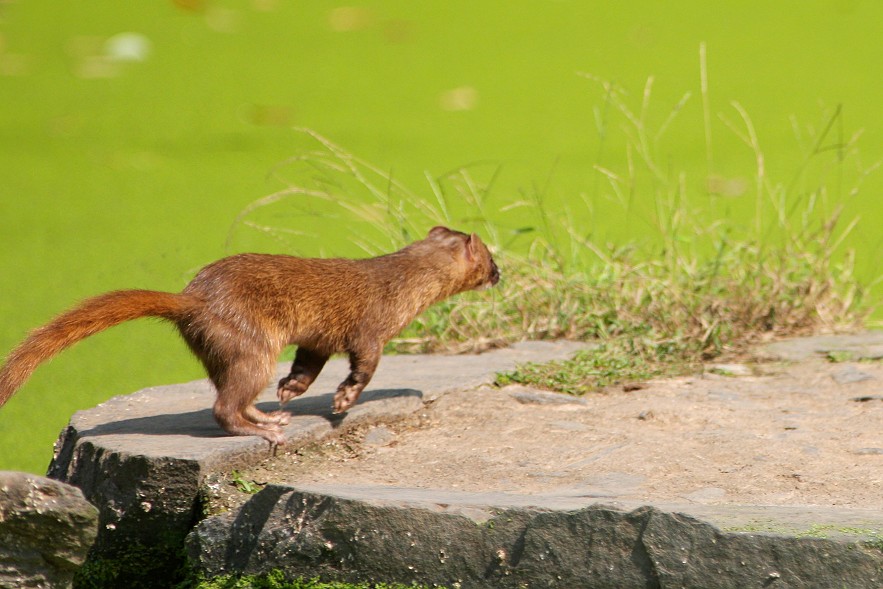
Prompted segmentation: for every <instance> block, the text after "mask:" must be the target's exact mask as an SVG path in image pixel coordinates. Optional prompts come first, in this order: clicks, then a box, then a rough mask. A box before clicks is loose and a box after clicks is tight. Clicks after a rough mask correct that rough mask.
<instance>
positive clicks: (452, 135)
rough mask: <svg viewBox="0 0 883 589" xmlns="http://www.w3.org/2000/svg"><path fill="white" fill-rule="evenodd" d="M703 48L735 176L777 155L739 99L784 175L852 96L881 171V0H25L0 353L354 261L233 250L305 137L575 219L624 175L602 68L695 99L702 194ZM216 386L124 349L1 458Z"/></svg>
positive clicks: (69, 375) (16, 460) (420, 185)
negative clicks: (236, 259) (103, 419)
mask: <svg viewBox="0 0 883 589" xmlns="http://www.w3.org/2000/svg"><path fill="white" fill-rule="evenodd" d="M124 32H134V33H138V34H139V35H141V37H139V38H142V39H146V40H147V42H148V43H149V52H148V53H147V54H146V55H142V57H143V59H141V60H137V61H131V62H124V61H120V60H113V59H111V57H112V55H110V56H109V54H108V51H109V50H108V48H107V42H108V39H111V38H112V37H113V36H114V35H117V34H120V33H124ZM702 42H705V43H706V44H707V49H708V72H709V81H710V93H709V98H710V106H711V110H712V112H713V114H714V118H713V126H712V132H713V135H714V138H715V143H714V165H715V169H714V170H713V171H714V172H715V173H716V174H720V175H723V176H725V177H728V178H729V177H746V178H751V177H752V174H753V165H754V156H753V154H751V152H750V151H749V150H747V149H746V147H745V146H744V145H743V144H741V143H740V142H739V140H738V139H736V138H735V137H734V136H733V134H732V133H731V132H729V131H728V130H727V128H726V127H725V126H724V125H723V123H722V122H721V121H720V120H719V119H718V118H717V113H725V114H726V116H727V117H729V118H731V119H736V120H737V119H738V117H737V116H736V115H735V113H734V111H733V109H732V107H731V106H730V101H733V100H736V101H738V102H739V103H740V104H742V105H743V106H744V107H745V109H746V110H747V112H748V113H750V115H751V117H752V120H753V122H754V125H755V127H756V129H757V132H758V136H759V140H760V143H761V146H762V147H763V149H764V151H765V153H766V155H767V165H768V168H769V173H770V175H771V176H773V175H777V176H779V177H782V178H787V177H788V175H789V174H790V173H791V172H792V171H793V170H794V169H795V168H796V166H798V165H799V164H800V162H801V161H802V157H803V155H802V153H803V152H802V150H805V146H804V147H801V143H800V141H798V140H797V139H796V136H795V133H794V129H793V124H792V120H796V121H797V122H798V123H799V126H801V127H802V128H803V127H805V126H815V127H816V129H818V128H820V127H822V126H824V124H825V121H826V120H827V119H828V118H829V117H830V116H831V113H832V112H834V109H835V108H836V106H837V105H842V106H843V111H842V112H843V117H842V120H838V128H839V126H840V125H841V123H842V126H843V128H844V129H845V131H844V132H845V133H846V134H847V135H850V134H852V133H853V132H854V131H856V130H858V129H860V128H861V129H864V131H865V132H864V136H863V138H862V140H861V143H860V146H861V155H860V158H861V162H862V164H863V165H865V166H870V165H871V164H872V163H874V162H876V161H878V160H880V159H883V117H881V116H880V115H881V112H880V111H881V105H883V84H881V80H883V60H881V59H880V56H881V55H883V4H881V3H878V2H872V1H864V2H862V1H859V0H841V1H837V0H813V1H799V2H798V1H783V2H759V1H754V0H751V1H744V0H743V1H742V2H739V3H715V2H700V1H693V0H691V1H681V2H649V1H644V0H641V1H629V2H621V3H615V2H577V1H566V0H561V1H539V0H535V1H526V0H510V1H508V2H486V1H478V2H476V1H469V2H465V1H451V0H448V1H445V2H437V1H426V2H412V1H409V2H405V1H400V2H391V1H390V2H361V3H359V4H356V5H351V6H350V7H342V6H341V5H340V4H338V3H335V2H324V1H314V0H311V1H309V2H304V1H293V0H292V1H287V0H253V1H244V0H243V1H236V2H234V1H226V2H220V1H219V2H207V1H206V2H200V1H198V0H190V1H186V0H181V1H179V2H177V3H175V2H169V1H166V2H143V1H136V2H111V1H108V0H101V1H98V0H96V1H93V2H58V1H57V0H55V1H49V0H28V1H27V2H25V1H18V2H5V3H2V4H0V355H5V354H6V353H7V352H8V351H9V350H10V349H11V348H12V347H13V346H14V345H15V344H16V343H17V342H18V341H20V340H21V339H22V338H23V337H24V336H25V334H26V333H27V331H28V330H29V329H31V328H33V327H36V326H38V325H40V324H42V323H44V322H45V321H47V320H48V319H49V318H50V317H51V316H52V315H53V314H55V313H57V312H59V311H61V310H62V309H64V308H66V307H68V306H70V305H72V304H74V303H75V302H77V301H78V300H80V299H82V298H84V297H87V296H89V295H93V294H97V293H100V292H103V291H107V290H112V289H118V288H129V287H138V288H154V289H163V290H180V289H181V288H182V287H183V286H184V285H185V284H186V282H187V280H188V279H189V278H190V277H191V276H192V275H193V273H194V272H195V270H196V269H198V268H199V267H201V266H202V265H204V264H206V263H208V262H210V261H212V260H214V259H216V258H218V257H221V256H223V255H227V254H229V253H233V252H236V251H243V250H261V251H287V250H289V249H290V248H291V247H296V248H297V249H298V250H299V251H302V252H306V253H315V252H318V251H323V252H333V253H343V254H354V253H356V251H354V250H353V249H352V247H350V246H348V245H347V242H346V238H347V237H348V235H347V227H345V226H344V227H337V228H336V229H335V231H333V233H331V234H327V235H326V234H324V233H323V234H322V235H321V236H320V238H319V239H318V240H316V239H313V238H311V239H310V240H302V241H301V242H300V243H298V242H295V243H294V244H293V245H292V244H291V243H287V244H286V243H279V242H277V241H276V240H274V239H272V238H270V237H267V236H264V235H262V234H260V233H258V232H255V231H250V230H247V229H243V228H240V229H238V230H237V231H236V233H235V234H234V235H235V239H233V240H232V242H230V243H226V240H227V236H228V232H229V231H230V228H231V223H232V222H233V220H234V219H235V218H236V215H237V213H238V212H239V211H241V210H242V209H243V208H244V207H245V206H246V205H247V204H248V203H250V202H252V201H254V200H256V199H258V198H260V197H261V196H264V195H266V194H269V193H271V192H273V191H275V190H278V189H280V188H281V187H282V184H281V183H280V182H279V181H278V180H275V179H273V177H272V175H271V174H270V172H271V171H272V170H273V168H274V166H275V165H276V164H278V163H280V162H282V161H284V160H285V159H286V158H288V157H290V156H292V155H295V154H297V153H299V152H300V151H301V150H303V149H304V148H306V147H310V146H311V145H312V144H311V142H310V141H309V140H307V138H305V137H304V136H303V135H302V134H299V133H296V132H294V131H292V129H291V128H292V127H293V126H303V127H309V128H311V129H314V130H316V131H317V132H319V133H321V134H323V135H325V136H326V137H329V138H330V139H332V140H333V141H335V142H337V143H338V144H340V145H342V146H344V147H346V148H347V149H348V150H350V151H352V152H353V153H355V154H358V155H359V156H361V157H363V158H365V159H366V160H368V161H370V162H372V163H374V164H376V165H377V166H379V167H380V168H382V169H384V170H388V171H391V172H392V173H393V175H394V176H395V177H396V178H399V179H401V180H402V181H404V182H405V183H406V184H408V185H409V186H410V187H411V189H412V190H414V191H415V192H418V193H421V194H428V193H429V191H428V188H427V185H426V182H425V180H424V171H429V172H430V173H431V174H434V175H438V174H442V173H444V172H447V171H448V170H451V169H453V168H455V167H457V166H461V165H466V164H472V163H475V162H491V164H490V165H492V166H496V165H499V166H500V167H501V168H500V169H501V172H500V177H499V180H498V182H497V184H496V186H495V188H494V191H493V198H494V199H495V201H494V204H495V205H496V206H504V205H505V204H506V203H507V202H509V201H514V200H516V199H518V198H520V197H521V195H522V194H523V193H524V192H525V191H530V190H532V189H533V187H534V186H536V185H543V184H545V183H546V181H547V178H549V177H550V176H551V181H550V182H549V188H548V190H547V191H546V196H547V198H548V199H549V202H550V203H551V204H550V206H552V207H554V206H558V205H560V204H562V203H576V202H578V198H577V197H578V196H579V195H580V194H585V193H586V192H589V191H591V190H592V187H593V186H594V185H595V181H596V180H595V179H596V173H595V171H594V170H593V165H594V164H595V163H599V162H600V163H603V164H605V165H611V166H614V165H617V164H618V163H621V161H617V156H616V155H615V154H616V153H621V152H622V149H621V145H619V144H617V141H619V142H620V143H621V140H615V139H610V140H609V142H608V143H607V144H605V145H604V152H603V154H602V155H601V156H599V147H600V146H601V144H600V143H599V139H598V134H597V130H596V127H595V119H594V112H593V109H594V108H595V107H596V106H597V105H598V104H600V102H601V99H602V98H603V93H602V92H601V91H600V89H599V86H598V84H596V83H593V82H592V81H590V80H588V79H586V78H585V77H583V76H581V75H579V73H581V72H583V73H589V74H592V75H595V76H598V77H599V78H603V79H606V80H611V81H614V82H616V83H617V84H619V85H621V86H622V87H624V88H626V89H628V90H629V92H630V93H631V96H632V104H635V105H637V104H640V96H641V92H642V88H643V87H644V83H645V81H646V80H647V78H648V76H654V86H653V93H654V94H653V102H652V103H653V105H654V107H655V108H656V111H654V112H655V113H656V115H655V116H656V117H657V118H658V119H662V118H664V117H665V115H666V114H667V112H668V109H670V108H671V107H673V106H674V105H675V104H676V103H677V102H678V101H679V100H680V99H681V97H682V96H683V95H684V93H685V92H691V93H692V97H691V98H690V100H689V101H688V102H687V104H686V106H685V107H684V110H683V113H681V114H680V115H679V116H678V118H677V120H676V121H675V123H674V124H673V125H672V127H671V129H670V130H669V132H668V134H667V136H666V142H665V145H664V153H663V154H662V156H663V160H664V161H673V162H676V164H677V165H678V166H680V168H682V169H684V170H686V171H687V172H689V174H688V176H687V182H688V184H689V187H690V189H691V190H693V191H695V192H696V193H699V194H701V193H702V192H703V188H702V187H703V186H704V182H705V180H704V178H705V175H706V174H707V173H708V172H709V170H708V169H707V167H706V163H705V159H706V149H705V141H704V127H703V125H702V109H701V100H700V96H699V94H700V92H699V57H698V55H699V46H700V43H702ZM457 88H468V89H470V90H467V91H466V92H465V97H466V101H465V104H462V105H461V106H465V107H466V108H462V109H454V110H451V109H450V106H449V105H447V106H446V102H445V96H446V95H447V94H446V93H449V92H450V91H451V90H454V89H457ZM462 95H464V94H463V92H461V96H462ZM620 159H621V158H620ZM881 188H883V179H881V176H880V174H879V173H878V174H875V175H871V176H870V177H869V178H868V179H867V181H866V182H865V183H864V186H863V190H862V192H861V193H860V194H859V196H858V197H855V198H851V199H849V201H848V203H847V204H848V214H849V215H860V216H861V217H862V221H861V223H860V224H859V226H858V228H857V230H856V231H855V232H854V233H853V234H852V235H851V236H850V238H849V240H848V242H847V245H848V246H849V247H852V248H855V249H856V251H857V254H858V271H859V273H860V275H861V276H862V277H863V278H864V279H866V280H872V279H874V278H875V277H876V276H877V275H879V273H880V271H879V262H880V260H881V258H883V256H881V251H883V242H881V231H880V229H879V228H880V227H881V226H883V199H881ZM745 199H747V200H748V201H750V197H745ZM697 206H700V207H701V206H702V205H701V203H699V204H698V205H697ZM729 206H730V205H728V207H729ZM748 206H749V205H748V204H744V203H742V202H741V201H739V199H734V200H733V203H732V205H731V208H732V209H733V210H735V211H736V212H737V213H738V211H739V210H741V209H746V210H747V208H748ZM582 214H583V215H588V213H587V212H586V211H583V212H582ZM297 222H298V219H297V218H294V217H288V218H286V217H285V216H281V217H279V218H278V219H277V220H276V223H277V224H278V225H280V226H288V225H290V226H292V227H293V228H297V226H296V224H297ZM301 222H302V220H301ZM585 222H586V223H590V224H591V226H592V227H593V229H594V232H595V235H596V237H597V239H598V240H599V241H602V240H606V239H614V240H625V239H639V238H640V237H641V233H642V231H645V230H646V229H645V228H644V229H642V228H641V227H640V226H636V227H630V228H626V229H623V227H621V226H616V227H608V226H605V223H604V216H603V211H601V212H599V211H596V212H595V213H594V216H591V218H588V217H587V218H586V220H585ZM463 223H464V224H468V221H467V220H464V221H463ZM878 292H879V291H878ZM201 377H202V372H201V369H200V367H199V366H198V365H197V363H196V362H195V361H193V360H192V358H190V357H189V354H188V352H187V350H186V348H185V346H184V345H183V344H182V343H181V342H180V340H179V339H178V338H177V336H176V335H175V333H174V330H173V328H171V327H170V326H168V325H164V324H161V323H157V322H150V321H142V322H136V323H131V324H127V325H124V326H121V327H119V328H116V329H114V330H111V331H110V332H106V333H103V334H100V335H98V336H96V337H94V338H92V339H90V340H89V341H88V342H85V343H83V344H81V345H80V346H77V347H75V348H73V349H71V350H70V351H67V352H65V353H64V354H62V355H61V356H59V357H58V358H56V359H55V360H53V361H52V362H51V363H50V364H48V365H46V366H44V367H43V368H41V369H39V370H38V371H37V372H36V374H35V375H34V377H33V378H32V379H31V381H30V382H29V383H28V384H27V385H26V386H25V387H23V389H22V390H21V392H20V394H19V395H18V396H16V397H15V398H14V399H13V400H12V401H11V402H10V403H9V404H8V405H7V406H6V407H4V408H3V409H2V410H0V469H21V470H30V471H35V472H42V471H44V470H45V466H46V464H47V463H48V460H49V458H50V457H51V444H52V442H53V440H54V439H55V437H56V436H57V434H58V432H59V430H60V429H61V428H62V427H63V426H64V424H65V423H66V422H67V419H68V418H69V416H70V415H71V414H72V413H73V412H74V411H76V410H78V409H84V408H88V407H91V406H93V405H95V404H96V403H99V402H101V401H102V400H105V399H107V398H109V397H111V396H113V395H119V394H125V393H128V392H131V391H134V390H137V389H140V388H143V387H146V386H151V385H158V384H163V383H171V382H178V381H182V380H189V379H196V378H201Z"/></svg>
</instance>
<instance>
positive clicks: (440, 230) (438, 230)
mask: <svg viewBox="0 0 883 589" xmlns="http://www.w3.org/2000/svg"><path fill="white" fill-rule="evenodd" d="M451 233H453V232H452V231H451V230H450V229H448V228H447V227H442V226H441V225H436V226H435V227H433V228H432V229H430V230H429V235H427V237H442V236H445V235H450V234H451Z"/></svg>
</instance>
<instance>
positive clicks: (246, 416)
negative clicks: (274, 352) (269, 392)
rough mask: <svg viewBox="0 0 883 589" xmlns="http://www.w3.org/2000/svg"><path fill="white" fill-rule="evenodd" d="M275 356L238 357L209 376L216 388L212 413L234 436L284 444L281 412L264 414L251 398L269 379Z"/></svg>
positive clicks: (285, 418)
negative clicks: (216, 397) (256, 437)
mask: <svg viewBox="0 0 883 589" xmlns="http://www.w3.org/2000/svg"><path fill="white" fill-rule="evenodd" d="M273 368H274V358H273V357H272V356H271V355H267V356H266V357H260V356H257V355H254V356H248V357H240V358H237V359H236V360H233V361H231V362H229V363H228V364H227V365H225V366H223V367H221V368H219V370H218V372H217V373H216V374H212V375H211V379H212V382H214V384H215V387H216V388H217V389H218V399H217V400H216V401H215V406H214V415H215V419H216V420H217V422H218V424H219V425H220V426H221V427H222V428H223V429H224V431H226V432H227V433H229V434H232V435H234V436H260V437H262V438H264V439H265V440H267V441H268V442H270V443H271V444H279V445H281V444H284V443H285V434H284V432H283V431H282V427H281V426H282V425H284V424H285V423H287V422H288V415H287V414H283V412H279V411H276V412H273V413H264V412H263V411H261V410H260V409H258V408H257V407H255V406H254V401H255V399H256V398H257V396H258V395H259V394H260V393H261V391H262V390H263V389H264V387H266V386H267V384H268V383H269V381H270V377H271V376H272V374H273Z"/></svg>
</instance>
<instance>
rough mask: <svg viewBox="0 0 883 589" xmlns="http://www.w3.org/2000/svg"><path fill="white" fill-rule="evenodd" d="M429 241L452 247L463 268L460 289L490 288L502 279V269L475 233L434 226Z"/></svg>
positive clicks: (455, 257)
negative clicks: (469, 233) (468, 233)
mask: <svg viewBox="0 0 883 589" xmlns="http://www.w3.org/2000/svg"><path fill="white" fill-rule="evenodd" d="M425 241H427V242H437V243H438V244H441V245H444V246H445V247H446V248H450V249H451V250H452V252H453V254H454V259H455V261H456V262H457V263H458V265H459V267H460V268H461V269H462V271H463V274H462V277H463V281H462V283H461V285H460V286H461V288H459V289H458V290H459V291H464V290H480V289H484V288H490V287H492V286H493V285H495V284H496V283H498V282H499V281H500V269H499V268H497V264H496V263H495V262H494V258H493V257H492V256H491V252H490V251H489V250H488V248H487V246H486V245H485V244H484V242H483V241H481V238H479V237H478V235H476V234H475V233H473V234H471V235H467V234H465V233H461V232H460V231H453V230H451V229H448V228H447V227H441V226H439V227H433V228H432V230H430V232H429V235H428V236H427V237H426V240H425Z"/></svg>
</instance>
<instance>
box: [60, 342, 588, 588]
mask: <svg viewBox="0 0 883 589" xmlns="http://www.w3.org/2000/svg"><path fill="white" fill-rule="evenodd" d="M582 347H585V346H584V345H582V344H577V343H571V342H557V343H552V342H526V343H523V344H519V345H515V346H512V347H510V348H506V349H500V350H494V351H491V352H487V353H485V354H481V355H471V356H444V355H417V356H388V357H385V358H384V359H383V360H382V361H381V363H380V366H379V368H378V370H377V373H376V374H375V376H374V378H373V380H372V382H371V384H370V385H369V388H368V389H367V390H366V391H365V392H364V393H363V394H362V396H361V397H360V399H359V401H358V403H357V404H356V405H355V406H354V407H353V408H352V409H351V410H350V411H348V412H347V413H346V414H344V415H340V416H336V415H332V413H331V402H332V397H333V394H334V392H335V390H336V389H337V385H338V384H339V383H340V382H341V381H342V380H343V379H344V378H345V377H346V375H347V373H348V365H347V363H346V361H345V360H343V359H334V360H332V361H331V362H329V363H328V365H327V366H326V367H325V369H324V370H323V372H322V374H321V376H320V377H319V379H317V381H316V382H315V383H314V384H313V386H312V387H311V388H310V391H309V392H308V393H306V394H305V395H303V396H301V397H299V398H297V399H295V400H294V401H292V402H291V403H289V404H288V406H287V407H286V409H287V410H289V411H290V412H291V413H292V419H291V423H290V424H289V425H288V426H287V427H286V429H285V432H286V435H287V437H288V443H287V447H288V448H297V447H299V446H303V445H308V444H310V443H313V442H315V441H317V440H321V439H323V438H325V437H328V436H333V435H336V434H338V433H340V432H342V431H346V430H347V429H348V428H351V427H353V426H355V425H359V424H365V423H374V422H383V421H395V420H398V419H401V418H403V417H405V416H407V415H411V414H413V413H414V412H416V411H418V410H419V409H421V408H422V407H423V403H424V401H427V400H431V399H435V398H437V397H439V396H440V395H443V394H445V393H448V392H451V391H455V390H463V389H472V388H475V387H477V386H480V385H481V384H486V383H489V382H492V381H493V379H494V376H495V374H496V373H497V372H499V371H505V370H511V369H513V368H514V367H515V366H516V364H518V363H522V362H527V361H547V360H554V359H564V358H567V357H569V356H570V355H572V354H573V353H574V352H575V351H576V350H578V349H580V348H582ZM289 368H290V366H289V365H287V364H280V365H279V372H278V375H277V378H280V377H282V376H284V375H285V374H287V373H288V370H289ZM214 399H215V393H214V391H213V389H212V387H211V385H210V384H209V383H208V382H207V381H205V380H201V381H195V382H191V383H185V384H179V385H170V386H163V387H156V388H150V389H145V390H142V391H139V392H137V393H134V394H131V395H127V396H122V397H115V398H113V399H110V400H109V401H107V402H105V403H102V404H101V405H99V406H97V407H95V408H94V409H90V410H87V411H80V412H78V413H76V414H75V415H74V416H73V417H72V418H71V421H70V424H69V425H68V427H67V428H66V429H65V430H64V431H63V432H62V434H61V436H60V438H59V440H58V442H56V451H55V457H54V458H53V461H52V463H51V465H50V467H49V476H51V477H52V478H55V479H58V480H60V481H64V482H68V483H71V484H73V485H75V486H77V487H79V488H80V489H82V491H83V494H84V495H85V496H86V498H87V499H88V500H89V501H90V502H92V503H93V504H94V505H95V506H96V507H98V509H99V514H100V527H99V535H98V539H97V541H96V543H95V546H94V548H93V550H92V553H91V555H90V559H91V560H93V561H96V560H98V559H108V560H110V561H113V562H118V561H121V560H122V559H125V558H130V557H132V558H135V557H137V559H139V561H140V562H152V563H155V564H156V569H155V570H153V569H150V568H149V567H143V568H142V569H141V570H140V571H135V573H140V574H141V575H142V576H143V577H146V578H153V579H154V580H155V581H156V583H158V584H162V579H164V577H163V576H162V575H163V574H164V571H168V570H173V569H174V568H175V566H177V564H178V563H176V562H175V558H179V557H180V546H181V544H182V542H183V538H184V536H185V535H186V534H187V533H188V532H189V531H190V529H191V527H192V526H193V524H194V522H195V521H196V520H197V519H198V518H199V516H200V513H201V498H200V489H201V485H202V484H203V482H204V480H205V478H206V476H208V475H209V474H212V473H217V472H223V473H229V472H230V471H231V470H232V469H236V468H245V467H247V466H249V465H252V464H254V463H256V462H258V461H260V460H262V459H264V458H266V457H267V456H268V455H269V450H270V448H269V445H268V444H267V442H265V441H264V440H262V439H260V438H256V437H231V436H227V435H226V434H225V433H224V432H223V431H222V430H221V429H220V428H219V427H218V425H217V424H216V423H215V421H214V418H213V417H212V411H211V407H212V404H213V402H214ZM258 406H259V407H261V408H262V409H266V410H272V409H276V408H278V402H277V401H276V396H275V386H271V387H268V388H267V390H265V391H264V393H263V394H262V395H261V396H260V398H259V400H258ZM139 547H142V548H144V550H145V551H146V552H142V553H139V554H133V551H135V550H136V548H137V549H138V550H140V548H139ZM133 574H134V573H133ZM132 579H134V577H132V578H131V579H130V578H129V577H125V576H121V577H119V578H117V579H116V581H115V582H116V583H117V584H118V585H120V586H122V585H125V584H131V583H132V582H135V581H133V580H132ZM157 586H159V585H157Z"/></svg>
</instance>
